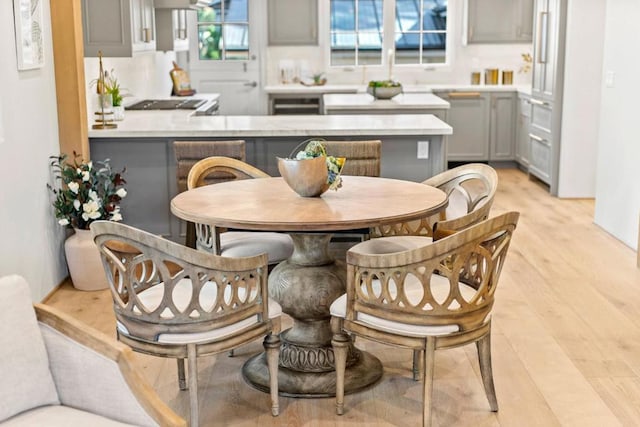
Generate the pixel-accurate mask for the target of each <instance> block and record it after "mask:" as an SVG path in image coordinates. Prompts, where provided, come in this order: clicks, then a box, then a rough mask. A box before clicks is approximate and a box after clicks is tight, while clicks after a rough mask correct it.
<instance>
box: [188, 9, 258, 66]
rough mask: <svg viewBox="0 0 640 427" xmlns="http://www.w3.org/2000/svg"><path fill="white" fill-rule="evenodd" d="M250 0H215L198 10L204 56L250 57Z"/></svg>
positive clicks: (199, 37)
mask: <svg viewBox="0 0 640 427" xmlns="http://www.w3.org/2000/svg"><path fill="white" fill-rule="evenodd" d="M248 1H249V0H212V1H211V2H210V3H209V6H208V7H205V8H203V9H201V10H198V51H199V58H200V59H201V60H234V59H235V60H238V59H239V60H247V59H249V9H248Z"/></svg>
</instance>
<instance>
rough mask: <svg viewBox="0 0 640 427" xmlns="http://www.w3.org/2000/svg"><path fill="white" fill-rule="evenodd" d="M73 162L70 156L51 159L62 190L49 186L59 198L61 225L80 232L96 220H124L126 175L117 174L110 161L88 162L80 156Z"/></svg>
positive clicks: (58, 206) (58, 214)
mask: <svg viewBox="0 0 640 427" xmlns="http://www.w3.org/2000/svg"><path fill="white" fill-rule="evenodd" d="M73 154H74V158H73V162H72V163H70V162H68V161H67V156H66V155H65V154H62V155H60V156H51V159H52V160H51V168H52V169H53V172H54V175H55V178H56V179H59V180H60V183H61V187H60V188H53V187H52V186H50V185H48V184H47V187H48V188H49V189H50V190H51V192H52V193H53V194H54V195H55V200H54V201H53V207H54V208H55V214H56V218H57V219H58V224H60V225H63V226H66V227H73V228H78V229H84V230H87V229H89V224H91V223H92V222H93V221H96V220H100V219H104V220H110V221H122V214H121V213H120V201H121V200H122V199H123V198H124V197H125V196H126V195H127V190H125V189H124V187H123V185H124V184H126V181H125V180H124V179H123V178H122V174H123V173H124V170H123V171H122V172H113V170H112V169H111V165H110V164H109V160H105V161H102V162H96V166H95V167H94V165H93V162H87V163H84V162H82V161H81V159H79V156H78V155H77V154H76V153H73Z"/></svg>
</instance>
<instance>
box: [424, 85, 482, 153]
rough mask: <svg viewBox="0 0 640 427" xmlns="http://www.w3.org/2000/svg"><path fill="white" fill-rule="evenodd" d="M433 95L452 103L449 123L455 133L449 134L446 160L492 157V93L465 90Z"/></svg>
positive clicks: (448, 118) (448, 114)
mask: <svg viewBox="0 0 640 427" xmlns="http://www.w3.org/2000/svg"><path fill="white" fill-rule="evenodd" d="M434 94H435V95H437V96H439V97H440V98H442V99H445V100H447V101H449V104H450V108H449V111H448V113H447V122H448V123H449V125H451V127H452V128H453V134H452V135H449V136H448V137H447V160H448V161H487V160H489V118H490V108H489V102H490V98H491V97H490V94H488V93H481V92H462V91H447V92H434Z"/></svg>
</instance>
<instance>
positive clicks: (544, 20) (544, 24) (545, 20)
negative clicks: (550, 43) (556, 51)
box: [538, 12, 549, 64]
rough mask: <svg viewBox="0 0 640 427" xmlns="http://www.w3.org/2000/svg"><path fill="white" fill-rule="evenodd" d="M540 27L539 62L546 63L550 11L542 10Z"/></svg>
mask: <svg viewBox="0 0 640 427" xmlns="http://www.w3.org/2000/svg"><path fill="white" fill-rule="evenodd" d="M538 29H539V31H538V64H546V63H547V38H548V37H547V35H548V31H549V12H540V25H539V28H538Z"/></svg>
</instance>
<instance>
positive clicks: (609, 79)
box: [604, 71, 616, 87]
mask: <svg viewBox="0 0 640 427" xmlns="http://www.w3.org/2000/svg"><path fill="white" fill-rule="evenodd" d="M615 78H616V73H615V72H614V71H607V72H606V73H604V84H605V86H606V87H613V86H615Z"/></svg>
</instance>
